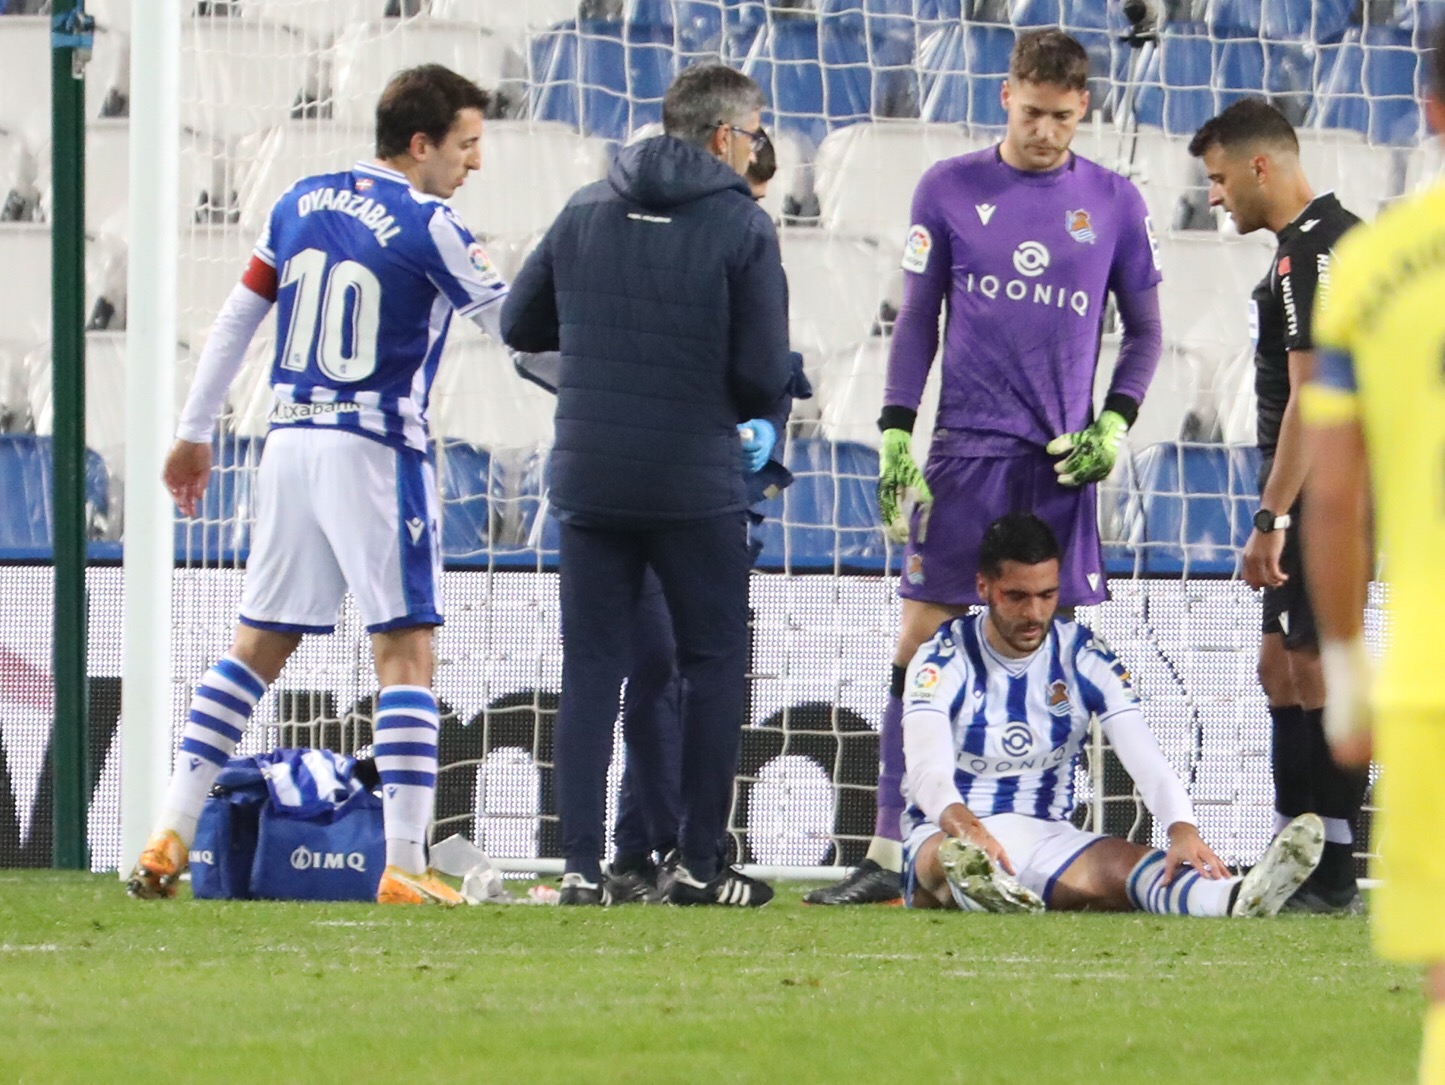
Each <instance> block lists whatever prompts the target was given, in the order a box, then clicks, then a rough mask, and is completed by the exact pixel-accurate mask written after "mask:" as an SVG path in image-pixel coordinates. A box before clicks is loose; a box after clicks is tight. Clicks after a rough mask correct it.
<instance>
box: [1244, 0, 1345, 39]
mask: <svg viewBox="0 0 1445 1085" xmlns="http://www.w3.org/2000/svg"><path fill="white" fill-rule="evenodd" d="M1354 7H1355V0H1264V3H1263V5H1261V6H1260V13H1259V33H1260V36H1261V37H1263V38H1267V39H1269V40H1272V41H1299V42H1312V43H1313V44H1315V45H1322V44H1325V43H1327V42H1332V41H1338V40H1339V39H1340V37H1341V36H1343V35H1344V33H1345V31H1346V30H1347V29H1348V28H1349V25H1350V16H1351V15H1353V14H1354Z"/></svg>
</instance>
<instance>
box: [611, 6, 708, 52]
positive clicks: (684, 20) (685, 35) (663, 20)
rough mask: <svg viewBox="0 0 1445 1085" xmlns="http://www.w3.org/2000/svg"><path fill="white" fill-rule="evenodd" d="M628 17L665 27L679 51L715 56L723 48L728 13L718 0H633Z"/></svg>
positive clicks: (649, 24) (633, 22)
mask: <svg viewBox="0 0 1445 1085" xmlns="http://www.w3.org/2000/svg"><path fill="white" fill-rule="evenodd" d="M627 21H628V22H630V23H632V24H633V25H635V26H642V27H666V28H668V30H669V32H670V33H671V34H672V36H673V40H674V42H675V43H676V47H677V50H678V52H679V53H682V54H685V55H688V54H708V55H712V56H716V55H717V54H718V53H719V52H721V50H722V40H723V24H724V21H725V13H724V10H723V8H722V7H720V6H719V5H718V4H717V3H716V0H632V3H630V4H629V5H628V8H627Z"/></svg>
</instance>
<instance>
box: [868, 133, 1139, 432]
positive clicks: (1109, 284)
mask: <svg viewBox="0 0 1445 1085" xmlns="http://www.w3.org/2000/svg"><path fill="white" fill-rule="evenodd" d="M912 223H913V225H912V226H911V227H910V228H909V231H908V240H907V244H906V246H905V248H904V255H903V269H904V271H905V272H907V274H906V275H905V276H904V279H905V282H904V297H903V308H902V311H901V312H900V313H899V318H898V323H897V325H896V327H895V330H894V336H893V343H892V349H891V352H890V354H889V359H888V383H887V387H886V389H885V392H884V403H885V404H886V405H888V406H902V407H908V408H913V409H917V407H918V401H919V398H920V397H921V396H922V394H923V384H924V381H925V379H926V378H927V376H928V369H929V366H930V365H932V363H933V355H934V353H935V351H936V350H937V346H938V314H939V310H940V307H941V306H942V305H943V302H944V299H945V298H947V302H948V305H947V311H946V315H947V320H946V324H945V333H944V336H945V337H944V346H943V381H942V393H941V397H940V401H939V408H938V422H937V428H936V429H935V431H934V448H935V450H937V451H942V452H944V453H945V454H959V455H969V456H1011V455H1017V454H1019V453H1020V452H1022V451H1024V450H1025V448H1026V447H1027V446H1033V447H1042V446H1043V445H1045V444H1047V443H1048V442H1049V441H1050V440H1052V439H1053V438H1054V437H1057V436H1058V435H1059V434H1061V433H1072V432H1074V431H1076V430H1079V429H1083V428H1084V427H1085V426H1087V425H1088V424H1089V422H1090V420H1091V419H1092V417H1093V389H1094V369H1095V366H1096V364H1097V362H1098V356H1099V336H1100V332H1101V327H1102V321H1103V316H1104V306H1105V301H1106V297H1107V294H1108V292H1109V291H1111V290H1112V291H1114V292H1115V293H1116V294H1132V293H1138V292H1143V291H1147V290H1149V289H1151V288H1152V287H1154V286H1155V285H1156V284H1158V282H1159V281H1160V275H1159V256H1158V246H1157V243H1156V242H1155V240H1154V233H1153V228H1152V226H1151V224H1150V222H1149V216H1148V212H1147V211H1146V209H1145V206H1144V200H1143V198H1142V197H1141V196H1140V195H1139V190H1138V189H1137V188H1135V187H1134V185H1133V184H1132V183H1131V182H1130V181H1128V180H1127V179H1126V178H1124V177H1121V176H1120V175H1119V174H1117V173H1115V172H1113V171H1112V170H1107V169H1104V168H1103V167H1102V166H1099V165H1097V164H1095V163H1093V162H1090V161H1088V160H1087V159H1084V158H1080V157H1078V156H1077V155H1072V156H1070V159H1069V161H1068V162H1067V163H1066V164H1065V165H1063V166H1060V167H1059V168H1058V169H1054V170H1049V171H1047V172H1043V173H1031V172H1027V171H1024V170H1016V169H1014V168H1013V167H1012V166H1009V165H1007V164H1006V163H1005V162H1004V161H1003V159H1002V157H1001V156H1000V154H999V148H998V147H990V148H988V149H987V150H982V151H977V152H975V153H973V154H966V155H960V156H959V157H957V158H950V159H946V160H945V161H942V162H939V163H937V164H936V165H934V166H932V167H931V168H930V169H929V170H928V172H927V173H925V174H924V175H923V178H922V179H921V180H920V181H919V182H918V187H917V189H916V190H915V191H914V194H913V212H912ZM1157 361H1158V358H1157V353H1155V354H1154V355H1153V356H1152V357H1148V356H1140V355H1138V354H1135V353H1130V352H1125V354H1124V355H1122V356H1121V359H1120V364H1119V366H1118V368H1117V371H1116V372H1115V374H1114V378H1113V384H1112V387H1111V388H1110V391H1111V392H1115V393H1121V394H1123V395H1127V396H1129V397H1130V398H1132V399H1133V400H1134V401H1135V402H1136V403H1137V402H1141V401H1142V400H1143V398H1144V392H1145V390H1146V389H1147V387H1148V384H1149V379H1150V377H1152V375H1153V370H1154V366H1155V364H1156V363H1157Z"/></svg>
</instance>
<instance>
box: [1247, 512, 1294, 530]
mask: <svg viewBox="0 0 1445 1085" xmlns="http://www.w3.org/2000/svg"><path fill="white" fill-rule="evenodd" d="M1289 525H1290V516H1289V513H1287V512H1285V513H1280V514H1279V515H1275V514H1274V513H1272V512H1270V511H1269V509H1260V510H1259V511H1258V512H1257V513H1255V514H1254V530H1256V531H1258V532H1259V533H1260V534H1261V535H1268V534H1269V533H1270V532H1271V531H1283V530H1284V529H1285V528H1287V527H1289Z"/></svg>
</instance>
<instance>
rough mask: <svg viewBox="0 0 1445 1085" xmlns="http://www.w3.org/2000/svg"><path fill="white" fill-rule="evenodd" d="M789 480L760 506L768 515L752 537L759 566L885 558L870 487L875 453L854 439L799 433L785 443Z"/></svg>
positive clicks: (825, 564) (813, 565) (827, 565)
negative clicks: (834, 439)
mask: <svg viewBox="0 0 1445 1085" xmlns="http://www.w3.org/2000/svg"><path fill="white" fill-rule="evenodd" d="M786 462H787V465H788V468H789V470H791V471H792V472H793V475H794V482H793V484H792V485H791V486H789V487H788V488H787V489H786V490H784V491H783V492H782V494H781V495H780V496H778V497H775V498H773V499H772V500H770V501H766V502H764V503H763V504H762V505H761V506H759V508H760V510H761V511H762V512H763V513H764V515H765V516H766V517H767V519H766V520H765V521H764V522H763V523H762V524H761V525H759V527H758V528H757V529H756V530H755V532H754V535H753V537H754V538H755V539H757V540H758V541H760V542H761V543H762V544H763V549H762V554H761V555H760V557H759V558H758V565H759V566H760V567H762V568H768V569H778V568H784V567H786V568H788V569H807V568H813V569H818V568H832V567H833V566H835V565H849V564H863V565H870V564H876V563H877V562H878V561H880V560H881V559H882V558H883V557H884V545H883V533H882V530H881V528H880V527H879V524H878V511H877V503H876V499H875V490H876V488H877V480H878V452H877V450H876V449H872V448H869V447H868V446H867V445H863V444H858V443H856V442H854V441H839V442H837V443H836V444H835V443H833V442H832V441H827V440H823V439H822V438H816V437H800V438H795V439H794V440H791V441H789V442H788V448H787V455H786Z"/></svg>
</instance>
